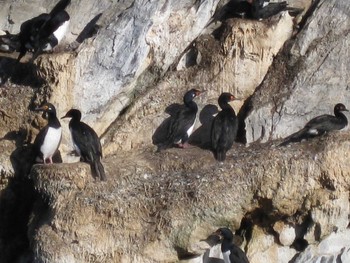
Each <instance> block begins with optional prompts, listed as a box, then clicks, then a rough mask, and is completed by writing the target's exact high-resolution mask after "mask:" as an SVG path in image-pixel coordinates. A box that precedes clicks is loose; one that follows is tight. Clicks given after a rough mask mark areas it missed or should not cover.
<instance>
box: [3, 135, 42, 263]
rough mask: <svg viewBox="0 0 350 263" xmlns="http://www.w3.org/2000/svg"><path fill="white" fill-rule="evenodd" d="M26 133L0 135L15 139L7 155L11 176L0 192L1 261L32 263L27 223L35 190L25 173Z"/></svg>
mask: <svg viewBox="0 0 350 263" xmlns="http://www.w3.org/2000/svg"><path fill="white" fill-rule="evenodd" d="M26 135H27V134H26V131H25V130H19V131H11V132H9V133H7V134H6V135H5V136H4V137H3V138H1V140H12V141H15V143H16V149H15V150H14V151H13V152H12V154H11V156H10V160H11V163H12V166H13V169H14V176H13V177H9V179H8V184H7V187H6V188H4V189H2V190H1V194H0V225H1V228H0V239H1V240H2V241H4V242H3V247H2V249H1V251H3V252H4V253H2V254H1V255H0V262H33V254H32V252H31V251H30V243H29V238H28V236H27V230H28V227H27V226H28V222H29V218H30V214H31V211H32V206H33V204H34V201H35V199H36V193H35V191H34V187H33V183H32V181H31V180H30V179H29V178H28V176H27V174H28V173H29V171H30V168H31V164H30V162H31V160H32V147H31V145H26V144H25V143H24V142H25V138H26ZM22 260H23V261H22Z"/></svg>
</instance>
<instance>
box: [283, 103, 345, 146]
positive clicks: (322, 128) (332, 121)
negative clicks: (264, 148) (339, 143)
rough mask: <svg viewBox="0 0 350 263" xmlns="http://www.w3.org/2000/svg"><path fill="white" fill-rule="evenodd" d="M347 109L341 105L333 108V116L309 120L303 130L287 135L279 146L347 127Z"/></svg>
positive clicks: (326, 115) (322, 116)
mask: <svg viewBox="0 0 350 263" xmlns="http://www.w3.org/2000/svg"><path fill="white" fill-rule="evenodd" d="M344 111H348V109H347V108H346V107H345V106H344V104H342V103H338V104H336V105H335V106H334V115H335V116H333V115H329V114H324V115H321V116H318V117H316V118H313V119H312V120H310V121H309V122H308V123H307V124H306V125H305V127H304V128H302V129H301V130H300V131H297V132H296V133H293V134H292V135H289V136H288V137H287V138H285V139H284V141H283V142H282V143H281V144H280V145H279V146H285V145H287V144H289V143H291V142H300V141H301V140H303V139H309V138H313V137H316V136H320V135H323V134H325V133H326V132H329V131H333V130H341V129H343V128H344V127H345V126H346V125H348V119H347V117H346V116H345V115H344V113H343V112H344Z"/></svg>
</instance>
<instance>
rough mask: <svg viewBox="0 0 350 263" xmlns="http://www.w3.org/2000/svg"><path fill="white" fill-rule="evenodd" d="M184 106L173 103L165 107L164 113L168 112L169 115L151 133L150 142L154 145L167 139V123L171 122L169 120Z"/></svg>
mask: <svg viewBox="0 0 350 263" xmlns="http://www.w3.org/2000/svg"><path fill="white" fill-rule="evenodd" d="M183 107H184V105H181V104H178V103H174V104H171V105H169V106H168V107H167V108H166V109H165V111H164V112H165V113H167V114H169V115H170V116H169V117H168V118H166V119H165V120H164V121H163V122H162V123H161V124H160V125H159V127H158V128H157V129H156V131H155V132H154V133H153V135H152V143H153V144H154V145H158V144H161V143H163V142H165V141H166V140H167V136H168V130H169V125H170V123H171V120H172V119H173V118H174V117H175V116H176V114H177V112H178V111H179V110H181V109H182V108H183Z"/></svg>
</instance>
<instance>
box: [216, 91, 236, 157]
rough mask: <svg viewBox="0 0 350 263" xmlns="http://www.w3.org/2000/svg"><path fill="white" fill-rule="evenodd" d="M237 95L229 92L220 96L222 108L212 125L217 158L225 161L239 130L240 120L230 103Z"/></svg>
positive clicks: (219, 100)
mask: <svg viewBox="0 0 350 263" xmlns="http://www.w3.org/2000/svg"><path fill="white" fill-rule="evenodd" d="M233 100H235V97H234V96H233V95H232V94H231V93H228V92H224V93H222V94H221V95H220V96H219V99H218V102H219V106H220V108H221V109H222V110H221V111H220V112H219V113H218V114H217V115H216V116H215V118H214V120H213V122H212V126H211V146H212V151H213V153H214V157H215V159H216V160H218V161H220V162H223V161H225V159H226V153H227V151H228V150H229V149H231V147H232V145H233V142H234V141H235V139H236V136H237V131H238V120H237V117H236V113H235V111H234V109H233V108H232V107H231V105H230V104H229V102H230V101H233Z"/></svg>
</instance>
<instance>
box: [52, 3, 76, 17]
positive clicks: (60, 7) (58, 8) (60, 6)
mask: <svg viewBox="0 0 350 263" xmlns="http://www.w3.org/2000/svg"><path fill="white" fill-rule="evenodd" d="M70 1H71V0H60V1H59V2H58V3H57V4H56V5H55V6H54V8H53V9H52V10H51V12H50V16H51V17H52V16H54V15H56V14H58V13H59V12H61V11H63V10H64V9H66V7H67V6H68V5H69V4H70Z"/></svg>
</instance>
